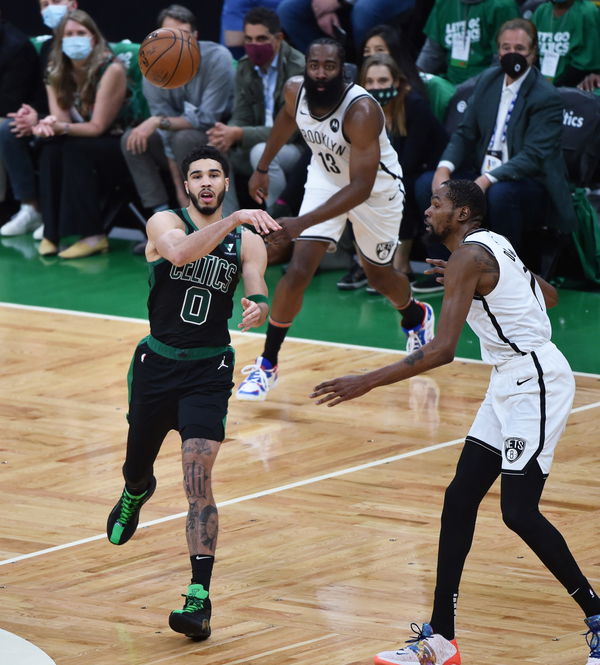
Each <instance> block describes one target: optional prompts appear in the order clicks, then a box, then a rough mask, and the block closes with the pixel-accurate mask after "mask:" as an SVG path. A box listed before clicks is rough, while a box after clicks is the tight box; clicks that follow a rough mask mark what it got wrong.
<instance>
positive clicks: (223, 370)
mask: <svg viewBox="0 0 600 665" xmlns="http://www.w3.org/2000/svg"><path fill="white" fill-rule="evenodd" d="M165 348H169V349H170V348H172V347H165ZM215 350H216V349H215ZM175 351H177V350H175ZM186 351H195V350H186ZM209 352H210V351H209ZM170 355H174V354H170ZM178 355H182V353H180V352H179V351H178ZM189 355H193V353H192V354H189ZM234 362H235V354H234V351H233V349H232V348H231V347H222V348H221V349H219V353H218V355H213V356H209V357H207V358H188V359H181V358H172V357H166V356H165V355H163V354H162V353H157V352H156V351H153V350H152V349H151V348H150V347H149V345H148V341H147V338H146V339H144V340H142V341H141V342H140V344H139V345H138V347H137V348H136V350H135V353H134V355H133V358H132V361H131V366H130V368H129V374H128V383H129V414H128V421H129V426H130V430H134V432H135V431H137V432H139V434H142V433H145V435H146V436H147V437H149V436H151V437H152V438H153V439H155V438H157V437H158V438H160V439H161V440H162V438H164V437H165V436H166V434H167V432H168V431H169V430H171V429H174V430H177V431H178V432H179V433H180V435H181V440H182V441H185V440H187V439H190V438H203V439H210V440H212V441H222V440H223V439H224V438H225V422H226V418H227V406H228V402H229V398H230V396H231V390H232V388H233V367H234ZM130 434H131V431H130Z"/></svg>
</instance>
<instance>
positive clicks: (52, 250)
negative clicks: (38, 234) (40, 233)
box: [38, 238, 58, 256]
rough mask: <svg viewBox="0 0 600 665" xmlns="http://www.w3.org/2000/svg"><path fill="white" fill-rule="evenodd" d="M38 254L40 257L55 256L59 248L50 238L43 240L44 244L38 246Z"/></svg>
mask: <svg viewBox="0 0 600 665" xmlns="http://www.w3.org/2000/svg"><path fill="white" fill-rule="evenodd" d="M38 254H39V255H40V256H53V255H54V254H58V247H57V246H56V245H55V244H54V243H53V242H52V241H51V240H48V238H42V242H41V243H40V244H39V246H38Z"/></svg>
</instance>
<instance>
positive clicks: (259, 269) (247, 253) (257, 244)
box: [238, 231, 269, 332]
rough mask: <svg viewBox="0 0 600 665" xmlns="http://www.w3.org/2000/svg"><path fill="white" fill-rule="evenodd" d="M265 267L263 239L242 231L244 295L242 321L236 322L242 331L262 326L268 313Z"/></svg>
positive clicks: (265, 254)
mask: <svg viewBox="0 0 600 665" xmlns="http://www.w3.org/2000/svg"><path fill="white" fill-rule="evenodd" d="M266 268H267V250H266V249H265V243H264V242H263V239H262V238H261V237H260V236H258V235H256V234H254V233H252V232H251V231H244V233H243V234H242V278H243V280H244V294H245V295H244V297H243V298H242V310H243V313H242V321H241V323H239V324H238V328H239V329H240V330H241V331H242V332H245V331H246V330H249V329H250V328H258V327H259V326H262V324H263V323H264V322H265V321H266V320H267V316H268V315H269V303H268V301H267V297H268V289H267V284H266V282H265V270H266Z"/></svg>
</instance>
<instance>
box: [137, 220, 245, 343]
mask: <svg viewBox="0 0 600 665" xmlns="http://www.w3.org/2000/svg"><path fill="white" fill-rule="evenodd" d="M171 212H174V213H175V214H176V215H178V216H179V217H180V218H181V219H182V220H183V223H184V224H185V230H186V234H190V233H193V232H194V231H197V230H198V227H197V226H196V225H195V224H194V222H192V220H191V218H190V216H189V214H188V212H187V210H186V209H185V208H181V209H178V210H172V211H171ZM240 243H241V228H240V227H238V228H236V229H235V230H234V231H232V232H231V233H229V234H228V235H227V236H226V237H225V238H224V240H223V242H221V243H220V244H219V245H217V246H216V247H215V248H214V249H213V250H212V251H211V253H210V254H207V255H206V256H203V257H202V258H201V259H198V260H197V261H193V262H192V263H186V265H184V266H181V267H178V266H175V265H173V264H172V263H170V262H169V261H167V260H166V259H163V258H161V259H158V261H153V262H152V263H149V265H148V267H149V271H150V278H149V284H150V295H149V296H148V318H149V320H150V333H151V334H152V337H154V338H156V339H157V340H159V341H160V342H163V343H164V344H168V345H169V346H174V347H177V348H180V349H189V348H195V347H203V346H211V347H212V346H226V345H228V344H229V343H230V341H231V338H230V335H229V330H228V327H227V322H228V321H229V319H230V318H231V313H232V311H233V294H234V292H235V288H236V286H237V284H238V282H239V280H240V273H241V260H240Z"/></svg>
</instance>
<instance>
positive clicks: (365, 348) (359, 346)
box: [0, 302, 600, 379]
mask: <svg viewBox="0 0 600 665" xmlns="http://www.w3.org/2000/svg"><path fill="white" fill-rule="evenodd" d="M0 307H12V308H14V309H26V310H31V311H33V312H48V313H49V314H71V315H73V316H83V317H88V318H93V319H108V320H109V321H125V322H128V323H143V324H145V325H146V326H148V320H147V319H137V318H133V317H130V316H116V315H114V314H98V313H97V312H78V311H76V310H70V309H57V308H55V307H38V306H36V305H18V304H15V303H10V302H0ZM229 332H230V333H231V334H232V335H234V336H236V337H237V336H240V337H261V338H263V337H264V336H265V334H264V333H256V332H244V333H242V332H240V331H239V330H235V329H234V330H230V331H229ZM285 341H286V342H296V343H301V344H313V345H319V346H332V347H337V348H339V349H360V350H361V351H376V352H378V353H391V354H396V355H406V351H400V350H398V349H386V348H382V347H379V346H364V345H362V344H347V343H343V342H326V341H324V340H318V339H306V338H304V337H286V338H285ZM454 360H455V361H456V362H462V363H474V364H476V365H485V364H486V363H484V362H483V360H479V359H477V358H460V357H458V356H456V357H455V358H454ZM573 374H574V375H575V376H589V377H591V378H594V379H600V374H590V373H589V372H573Z"/></svg>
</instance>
